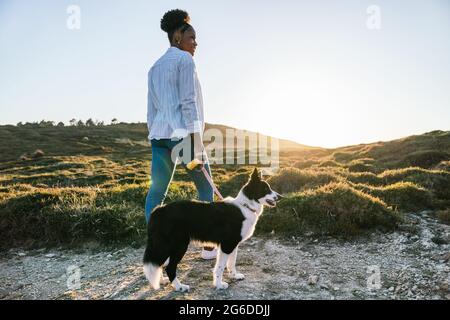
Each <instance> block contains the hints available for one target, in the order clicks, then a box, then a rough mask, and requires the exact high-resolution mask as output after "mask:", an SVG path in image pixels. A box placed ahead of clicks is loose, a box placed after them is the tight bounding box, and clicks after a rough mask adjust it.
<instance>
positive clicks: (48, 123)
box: [39, 120, 55, 128]
mask: <svg viewBox="0 0 450 320" xmlns="http://www.w3.org/2000/svg"><path fill="white" fill-rule="evenodd" d="M54 125H55V123H54V122H53V121H45V120H42V121H41V122H39V127H44V128H46V127H53V126H54Z"/></svg>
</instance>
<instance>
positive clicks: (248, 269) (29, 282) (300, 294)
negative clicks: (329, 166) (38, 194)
mask: <svg viewBox="0 0 450 320" xmlns="http://www.w3.org/2000/svg"><path fill="white" fill-rule="evenodd" d="M143 251H144V248H138V249H136V248H131V247H125V248H120V249H118V248H115V249H114V250H112V249H107V248H99V247H93V246H85V247H83V248H80V249H77V250H73V249H71V250H68V249H62V248H61V249H53V250H46V249H40V250H31V251H25V250H19V249H12V250H10V251H9V252H4V253H3V254H2V255H1V257H0V299H447V300H450V291H449V286H450V226H447V225H442V224H439V223H437V222H436V221H435V220H433V219H432V218H430V217H429V215H428V214H427V212H423V213H420V214H415V215H410V216H409V222H408V224H407V225H405V226H403V227H402V228H401V229H400V230H399V231H397V232H395V233H391V234H382V233H373V234H371V235H370V236H368V237H364V238H360V239H355V240H352V241H342V240H336V239H332V238H320V239H316V238H315V237H313V236H312V235H309V236H308V235H306V236H304V237H300V238H290V239H285V238H280V237H277V235H271V236H268V237H264V238H260V237H253V238H252V239H250V240H249V241H248V242H246V243H244V244H242V245H241V247H240V252H239V254H238V260H237V267H238V270H239V271H240V272H242V273H244V274H245V276H246V278H245V280H242V281H229V282H230V287H229V289H228V290H225V291H218V290H215V289H214V288H213V287H212V268H213V266H214V261H204V260H201V259H200V257H199V252H200V251H199V249H198V248H195V247H191V248H190V250H189V251H188V253H187V254H186V256H185V257H184V259H183V261H182V263H181V264H180V265H179V278H180V279H181V281H182V282H183V283H185V284H189V285H190V286H191V290H190V291H189V292H188V293H178V292H173V291H172V289H171V288H170V286H167V287H164V288H162V289H160V290H158V291H153V290H151V289H150V287H149V285H148V283H147V281H146V279H145V277H144V275H143V273H142V265H141V260H142V256H143ZM78 276H79V277H78ZM78 279H79V281H78ZM226 281H227V280H226Z"/></svg>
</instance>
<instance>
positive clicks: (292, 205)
mask: <svg viewBox="0 0 450 320" xmlns="http://www.w3.org/2000/svg"><path fill="white" fill-rule="evenodd" d="M268 211H269V212H268V214H266V215H264V214H263V216H262V218H261V221H260V222H259V223H258V225H257V230H258V231H260V232H270V231H272V230H274V231H275V232H279V233H288V234H298V233H302V232H305V231H313V232H314V233H316V234H321V235H340V236H354V235H358V234H361V233H363V232H365V231H367V230H371V229H382V230H392V229H394V228H395V227H396V226H397V223H398V222H400V221H401V217H400V215H399V214H398V213H396V212H394V211H392V210H390V209H389V208H388V207H387V206H386V204H385V203H384V202H383V201H381V200H380V199H378V198H375V197H373V196H370V195H368V194H366V193H364V192H361V191H358V190H356V189H354V188H352V187H350V186H349V185H347V184H345V183H330V184H328V185H326V186H322V187H320V188H317V189H315V190H307V191H304V192H301V193H294V194H293V195H292V197H290V198H287V199H284V200H282V201H281V202H280V203H279V205H278V206H277V207H276V208H273V209H270V210H268Z"/></svg>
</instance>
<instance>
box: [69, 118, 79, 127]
mask: <svg viewBox="0 0 450 320" xmlns="http://www.w3.org/2000/svg"><path fill="white" fill-rule="evenodd" d="M69 123H70V125H71V126H74V125H75V124H76V123H77V119H75V118H73V119H71V120H70V121H69Z"/></svg>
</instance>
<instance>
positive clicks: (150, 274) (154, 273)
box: [144, 262, 162, 290]
mask: <svg viewBox="0 0 450 320" xmlns="http://www.w3.org/2000/svg"><path fill="white" fill-rule="evenodd" d="M144 273H145V276H146V278H147V280H148V282H150V285H151V286H152V288H153V289H155V290H157V289H159V282H160V280H161V276H162V267H161V266H158V265H157V264H154V263H152V262H147V263H144Z"/></svg>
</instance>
